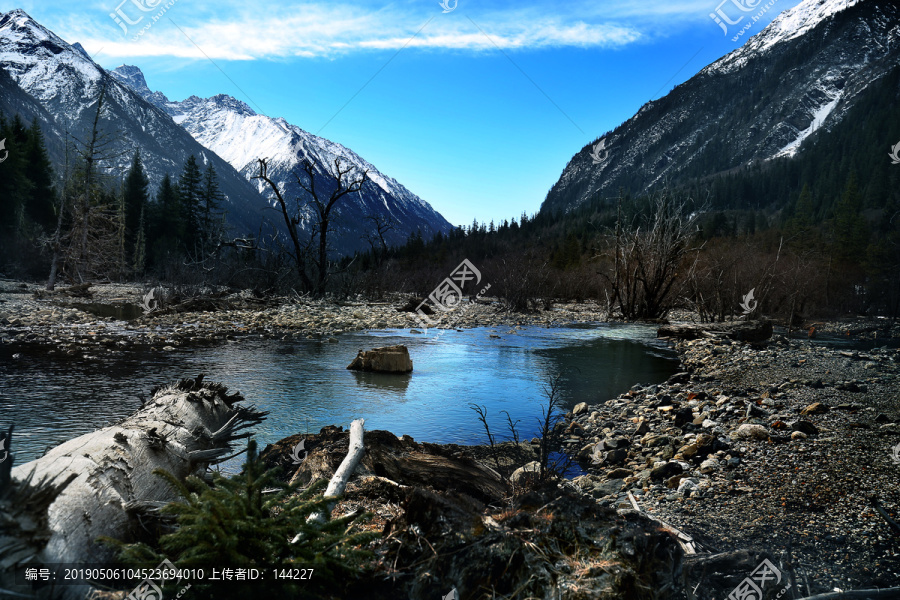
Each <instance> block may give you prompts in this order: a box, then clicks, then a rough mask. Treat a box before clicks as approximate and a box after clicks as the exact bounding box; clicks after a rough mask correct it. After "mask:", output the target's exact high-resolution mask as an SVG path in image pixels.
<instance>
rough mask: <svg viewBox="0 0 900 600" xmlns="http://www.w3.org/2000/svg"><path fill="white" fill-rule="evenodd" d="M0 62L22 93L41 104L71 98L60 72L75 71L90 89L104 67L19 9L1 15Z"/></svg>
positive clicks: (79, 48)
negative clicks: (23, 91) (45, 101)
mask: <svg viewBox="0 0 900 600" xmlns="http://www.w3.org/2000/svg"><path fill="white" fill-rule="evenodd" d="M0 63H2V64H3V68H4V69H5V70H6V71H7V72H8V73H9V74H10V75H11V76H12V77H13V79H15V80H16V83H18V85H19V86H20V87H22V88H23V89H24V90H26V91H27V92H29V93H30V94H32V95H33V96H34V97H35V98H36V99H37V100H39V101H44V100H48V99H50V98H54V97H59V96H68V95H71V92H72V90H68V89H66V84H65V82H64V80H63V78H61V77H59V76H58V74H59V73H61V72H75V73H78V74H79V78H80V79H81V80H82V81H84V82H85V83H87V84H88V86H90V87H93V86H94V85H95V84H96V82H98V81H99V80H101V79H102V78H103V76H104V71H103V68H102V67H100V66H99V65H98V64H97V63H95V62H94V61H93V60H91V59H90V57H89V56H88V55H87V53H86V52H84V49H83V48H81V47H80V46H79V47H77V48H76V47H75V46H72V45H70V44H69V43H68V42H66V41H65V40H63V39H62V38H61V37H59V36H58V35H56V34H55V33H53V32H52V31H50V30H49V29H47V28H45V27H44V26H43V25H41V24H40V23H38V22H37V21H35V20H34V19H32V18H31V17H30V16H29V15H28V13H26V12H25V11H24V10H22V9H16V10H12V11H10V12H8V13H3V14H0Z"/></svg>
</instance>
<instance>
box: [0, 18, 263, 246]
mask: <svg viewBox="0 0 900 600" xmlns="http://www.w3.org/2000/svg"><path fill="white" fill-rule="evenodd" d="M0 70H2V71H3V72H4V77H2V78H0V80H2V81H0V85H2V83H3V82H4V81H5V83H6V87H8V88H9V89H8V90H6V89H4V96H5V98H8V97H9V96H7V94H10V95H14V96H15V97H18V98H21V99H22V100H21V101H17V102H15V103H14V105H12V106H10V107H9V108H8V109H7V108H4V110H8V112H9V113H13V112H19V113H22V114H23V115H24V116H25V117H26V118H30V117H32V116H38V118H39V120H40V121H41V122H42V124H43V129H44V133H45V136H46V139H47V145H48V147H49V149H50V152H51V157H53V158H54V159H55V160H56V161H57V165H58V166H59V167H62V165H61V164H60V163H61V162H62V152H61V149H62V147H63V145H64V141H63V133H62V132H65V131H68V132H69V133H70V134H72V135H73V136H75V137H77V138H79V139H82V140H84V139H86V138H87V135H86V132H88V131H89V128H90V125H91V121H92V119H93V117H94V114H95V113H96V107H97V100H98V98H99V94H100V90H101V88H103V86H104V85H105V86H106V94H105V99H104V110H103V111H102V115H101V120H100V127H101V130H102V131H104V133H105V134H106V136H107V140H108V141H109V143H108V144H107V145H106V146H105V148H104V152H103V155H104V157H105V159H104V160H102V161H100V163H99V166H100V168H101V169H102V170H103V171H104V172H105V173H106V174H108V175H110V176H112V177H116V178H121V177H123V176H124V174H125V173H126V171H127V169H128V166H129V164H130V161H131V156H132V154H133V152H134V148H140V150H141V155H142V157H143V160H144V165H145V167H146V170H147V174H148V176H149V177H150V181H151V186H152V187H153V188H154V189H155V188H156V186H157V185H158V183H159V182H160V181H161V180H162V177H163V175H164V174H165V173H169V174H172V175H177V174H178V173H179V172H180V170H181V168H182V165H183V164H184V162H185V160H186V159H187V158H188V157H189V156H190V155H191V154H193V155H195V156H196V157H197V158H198V160H199V161H200V162H201V164H202V165H205V164H207V163H208V162H212V164H213V166H214V167H215V169H216V172H217V173H218V175H219V181H220V185H221V188H222V191H223V192H224V193H225V195H226V198H227V200H226V203H225V205H224V208H225V210H226V211H227V213H228V220H229V222H230V223H231V225H232V226H234V227H235V229H237V230H238V231H240V232H241V233H243V232H255V231H258V230H259V224H260V222H261V221H262V220H263V219H264V218H266V217H265V213H264V211H265V209H266V201H265V199H264V198H262V197H261V196H260V195H259V193H258V192H257V191H256V189H255V188H254V187H253V186H251V185H249V184H248V183H247V181H246V180H245V179H244V178H243V177H241V176H240V175H239V174H238V173H237V172H236V171H235V170H234V169H233V168H232V167H231V165H229V164H228V163H227V162H225V161H224V160H222V159H221V158H220V157H219V156H217V155H216V154H215V153H214V152H211V151H210V150H207V149H206V148H204V147H203V146H202V145H200V144H199V143H197V142H196V141H195V140H194V139H193V138H192V137H191V136H190V135H189V134H188V133H187V132H186V131H184V129H183V128H181V127H179V126H178V125H176V124H175V123H174V122H173V121H172V119H171V117H169V115H167V114H166V113H165V112H164V111H162V110H160V109H158V108H157V107H155V106H153V105H152V104H150V103H148V102H147V101H145V100H144V99H143V98H141V97H140V96H139V95H138V94H136V93H135V92H133V91H132V90H131V89H130V88H129V87H128V86H126V85H123V84H122V83H120V82H119V81H118V80H117V79H115V78H114V77H111V76H110V75H109V74H108V73H107V72H106V71H105V70H104V69H103V68H102V67H101V66H100V65H98V64H97V63H95V62H94V61H93V60H91V58H90V56H89V55H88V54H87V52H85V50H84V48H82V47H81V46H80V45H78V44H75V45H70V44H68V43H67V42H66V41H65V40H63V39H62V38H60V37H59V36H57V35H56V34H54V33H53V32H52V31H50V30H49V29H47V28H45V27H43V26H42V25H40V24H39V23H37V22H36V21H35V20H34V19H32V18H31V17H30V16H29V15H28V14H27V13H25V11H23V10H13V11H10V12H8V13H0ZM6 76H8V77H6ZM26 99H30V100H31V102H32V103H33V104H35V105H36V106H39V107H40V109H39V110H38V109H37V108H36V107H35V106H30V104H29V102H28V101H27V100H26ZM2 104H4V105H7V104H9V102H8V101H7V102H3V103H2ZM62 170H63V169H62V168H59V169H58V172H60V173H61V172H62Z"/></svg>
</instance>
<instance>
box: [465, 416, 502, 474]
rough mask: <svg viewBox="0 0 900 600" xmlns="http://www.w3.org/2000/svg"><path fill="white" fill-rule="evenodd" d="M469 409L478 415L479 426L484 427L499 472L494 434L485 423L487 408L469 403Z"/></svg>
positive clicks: (498, 459)
mask: <svg viewBox="0 0 900 600" xmlns="http://www.w3.org/2000/svg"><path fill="white" fill-rule="evenodd" d="M469 408H471V409H472V410H474V411H475V414H477V415H478V420H479V421H481V424H482V425H483V426H484V431H485V433H487V439H488V442H489V443H490V444H491V455H492V456H493V457H494V464H495V465H496V466H497V470H498V471H499V470H500V458H499V457H498V456H497V449H496V447H495V446H494V434H492V433H491V427H490V425H488V422H487V408H486V407H484V406H479V405H478V404H475V403H470V404H469Z"/></svg>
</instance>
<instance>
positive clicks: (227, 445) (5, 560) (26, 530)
mask: <svg viewBox="0 0 900 600" xmlns="http://www.w3.org/2000/svg"><path fill="white" fill-rule="evenodd" d="M225 392H226V388H225V387H224V386H221V385H218V384H204V383H202V376H201V377H198V378H197V380H183V381H181V382H180V383H179V384H177V385H175V386H170V387H166V388H164V389H161V390H159V391H157V392H156V393H155V394H154V395H153V397H152V399H151V400H149V401H148V402H147V403H146V404H145V405H144V406H143V407H142V408H141V409H140V410H138V411H137V412H136V413H135V414H134V415H132V416H131V417H128V418H127V419H125V420H124V421H122V422H121V423H119V424H117V425H114V426H111V427H105V428H103V429H99V430H97V431H95V432H93V433H89V434H86V435H82V436H80V437H77V438H75V439H73V440H70V441H68V442H65V443H63V444H61V445H59V446H57V447H56V448H53V449H51V450H50V451H49V452H47V453H46V454H45V455H44V456H42V457H41V458H39V459H37V460H33V461H31V462H28V463H25V464H23V465H21V466H18V467H14V468H13V469H12V473H11V475H12V478H11V481H10V482H9V484H8V485H7V486H6V489H0V513H4V512H5V513H7V514H12V515H15V520H16V522H18V523H20V524H21V526H19V527H18V528H17V530H15V531H3V532H0V584H2V583H5V582H4V581H3V580H4V569H6V570H7V576H8V575H9V571H8V569H11V568H14V567H16V566H17V565H22V564H24V563H26V562H31V561H35V560H37V561H40V562H44V563H106V562H107V561H109V560H110V559H111V558H112V557H113V556H112V555H113V551H112V549H111V548H109V547H107V546H105V545H101V544H98V543H97V542H96V540H97V538H98V537H100V536H108V537H111V538H116V539H121V540H123V541H130V535H131V533H132V532H133V531H134V530H135V528H136V527H138V526H139V522H138V517H139V514H140V512H141V511H142V510H143V511H146V510H148V509H149V510H153V509H155V508H158V507H159V506H161V505H164V504H166V503H168V502H171V501H173V500H176V499H177V494H176V493H175V491H174V490H172V489H171V486H170V485H169V484H168V483H167V482H166V481H165V480H163V479H162V478H160V477H158V476H157V475H155V474H153V471H154V470H155V469H165V470H166V471H168V472H170V473H172V474H173V475H175V476H176V477H178V478H180V479H184V478H185V477H187V476H188V475H191V474H202V473H203V472H204V471H205V470H206V468H207V467H208V466H209V465H210V464H214V463H216V462H221V461H223V460H226V459H227V458H228V455H229V454H232V448H231V442H233V441H235V440H237V439H239V438H245V437H247V436H248V434H247V433H241V432H242V430H244V429H246V428H247V427H250V426H252V425H255V424H257V423H260V422H261V421H262V420H263V418H264V417H265V414H266V413H264V412H259V411H256V410H254V409H253V408H244V407H239V406H237V405H236V403H237V402H239V401H241V400H243V398H242V397H241V396H240V395H238V394H233V395H227V394H226V393H225ZM63 483H67V485H65V486H62V484H63ZM54 486H55V488H54ZM0 487H2V486H0ZM60 488H61V489H60ZM34 498H43V499H44V501H43V502H33V499H34ZM29 523H30V525H29ZM0 587H3V586H2V585H0Z"/></svg>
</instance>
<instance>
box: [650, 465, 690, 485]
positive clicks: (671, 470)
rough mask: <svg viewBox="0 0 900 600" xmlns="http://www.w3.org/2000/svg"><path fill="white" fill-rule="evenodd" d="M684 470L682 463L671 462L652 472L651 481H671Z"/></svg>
mask: <svg viewBox="0 0 900 600" xmlns="http://www.w3.org/2000/svg"><path fill="white" fill-rule="evenodd" d="M682 471H684V469H683V468H682V466H681V464H680V463H677V462H675V461H670V462H667V463H664V464H662V465H660V466H658V467H656V468H654V469H653V470H651V471H650V479H654V480H658V479H669V478H670V477H673V476H675V475H679V474H680V473H681V472H682Z"/></svg>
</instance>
